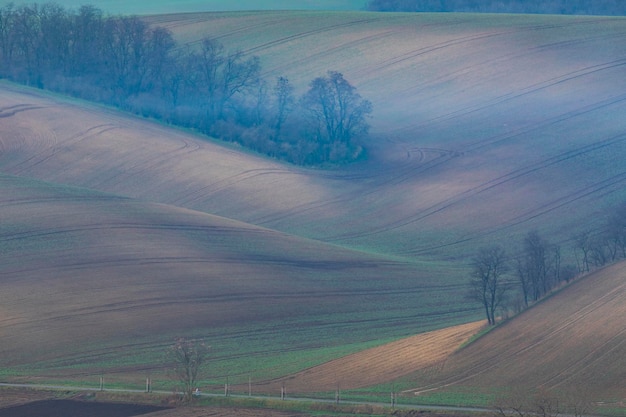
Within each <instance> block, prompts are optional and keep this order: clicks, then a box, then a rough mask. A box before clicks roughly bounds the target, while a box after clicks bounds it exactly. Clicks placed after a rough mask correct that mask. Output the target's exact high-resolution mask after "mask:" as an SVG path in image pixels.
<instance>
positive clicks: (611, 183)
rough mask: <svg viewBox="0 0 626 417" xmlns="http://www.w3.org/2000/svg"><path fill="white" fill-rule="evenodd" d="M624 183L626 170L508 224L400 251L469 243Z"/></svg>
mask: <svg viewBox="0 0 626 417" xmlns="http://www.w3.org/2000/svg"><path fill="white" fill-rule="evenodd" d="M622 183H626V172H623V173H621V174H617V175H614V176H612V177H611V178H607V179H603V180H602V181H600V182H597V183H594V184H592V185H590V186H588V187H585V188H584V189H582V190H576V191H574V192H572V193H570V194H567V195H565V196H563V197H560V198H558V199H556V200H553V201H550V202H548V203H546V204H544V205H542V206H540V207H537V208H535V209H533V210H531V211H529V212H527V213H525V214H522V215H520V216H517V217H515V218H513V219H511V220H510V221H508V222H507V223H506V224H502V225H499V226H497V227H495V228H491V229H488V230H484V231H482V232H477V233H473V234H472V235H471V236H469V237H467V238H465V239H460V240H455V241H452V242H448V243H445V244H442V245H436V246H429V247H422V248H415V249H410V250H406V251H399V252H398V253H401V254H405V255H419V254H424V253H429V252H431V251H433V250H439V249H444V248H449V247H452V246H455V245H458V244H461V243H467V242H470V241H472V240H474V239H477V238H484V237H486V236H489V235H492V234H495V233H499V232H502V231H503V230H506V229H509V228H512V227H515V226H519V225H520V224H523V223H526V222H528V221H531V220H533V219H535V218H537V217H540V216H543V215H545V214H547V213H550V212H552V211H554V210H557V209H561V208H563V207H566V206H569V205H571V204H572V203H575V202H577V201H579V200H582V199H584V198H587V197H590V196H596V197H597V196H605V195H608V194H611V193H613V192H615V191H617V190H622V189H623V186H622V185H620V184H622ZM599 193H602V194H599Z"/></svg>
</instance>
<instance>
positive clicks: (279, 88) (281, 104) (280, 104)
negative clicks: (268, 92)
mask: <svg viewBox="0 0 626 417" xmlns="http://www.w3.org/2000/svg"><path fill="white" fill-rule="evenodd" d="M293 90H294V88H293V86H292V85H291V84H290V83H289V79H287V78H286V77H278V79H277V80H276V85H275V86H274V112H275V116H274V126H273V127H274V139H278V138H279V137H280V133H281V130H282V128H283V125H284V124H285V121H286V120H287V116H288V115H289V113H290V112H291V111H292V110H293V106H294V103H295V98H294V95H293Z"/></svg>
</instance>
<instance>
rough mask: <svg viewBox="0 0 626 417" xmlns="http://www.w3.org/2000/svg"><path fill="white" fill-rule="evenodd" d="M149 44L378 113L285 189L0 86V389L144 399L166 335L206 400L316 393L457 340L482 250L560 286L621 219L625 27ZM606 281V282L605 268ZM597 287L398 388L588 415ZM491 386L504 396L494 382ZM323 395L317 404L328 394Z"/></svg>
mask: <svg viewBox="0 0 626 417" xmlns="http://www.w3.org/2000/svg"><path fill="white" fill-rule="evenodd" d="M147 19H148V20H149V22H151V23H154V24H162V25H165V26H166V27H168V28H170V29H171V30H172V31H173V32H174V34H175V36H176V38H177V40H179V41H180V42H182V43H184V44H187V45H189V46H190V47H194V45H197V44H198V42H199V41H200V40H201V39H202V37H204V36H211V37H215V38H217V39H218V40H220V41H221V42H223V43H224V44H225V46H226V48H227V49H229V50H232V49H240V50H241V51H243V52H244V53H245V54H257V55H259V56H260V58H261V62H262V65H263V68H264V72H265V75H266V76H267V77H268V79H270V80H271V79H272V77H275V76H278V75H285V76H287V77H289V78H290V79H291V80H292V81H293V83H294V84H295V85H296V86H297V88H298V90H299V91H303V90H304V89H305V88H306V85H307V83H308V82H309V81H310V80H311V79H313V78H314V77H316V76H319V75H323V74H324V73H325V72H326V71H327V70H337V71H341V72H342V73H343V74H344V75H345V77H346V79H348V80H349V81H351V82H352V83H354V84H355V86H356V87H357V88H358V90H359V92H360V93H361V94H362V95H363V96H365V97H366V98H368V99H370V100H371V101H372V102H373V104H374V119H373V120H372V130H371V135H370V137H369V138H368V139H366V140H365V141H366V142H365V145H366V146H367V148H368V158H367V160H364V161H361V162H359V163H356V164H353V165H349V166H343V167H335V168H333V169H327V170H322V169H304V168H299V167H295V166H287V165H284V164H280V163H278V162H276V161H273V160H269V159H266V158H263V157H260V156H255V155H252V154H250V153H247V152H243V151H242V150H241V149H239V148H237V147H234V146H227V145H224V144H221V143H219V142H217V141H214V140H211V139H209V138H202V137H198V136H196V135H194V134H193V132H185V131H182V130H178V129H173V128H170V127H167V126H164V125H161V124H157V123H153V122H152V121H149V120H143V119H137V118H133V117H131V116H128V115H124V114H121V113H119V112H116V111H114V110H111V109H109V108H104V107H101V106H97V105H91V104H87V103H84V102H81V101H78V100H70V99H65V98H62V97H59V96H57V95H54V94H47V93H45V92H42V91H39V90H33V89H29V88H26V87H17V86H14V85H11V84H9V83H7V82H4V81H3V82H1V83H0V285H1V291H0V337H2V344H1V345H0V353H1V355H0V357H2V367H3V369H5V370H6V371H5V373H6V375H7V378H9V379H11V378H14V379H20V378H27V379H28V378H32V377H33V376H37V377H39V378H42V379H44V380H47V379H54V378H65V379H67V380H72V381H74V380H81V379H82V380H84V381H92V382H93V381H94V379H96V380H97V377H98V376H100V375H102V374H103V373H107V372H110V373H111V374H113V375H115V376H116V377H117V376H119V379H120V380H122V381H124V382H127V381H128V380H130V378H131V377H132V378H135V380H138V381H139V384H141V380H142V378H145V376H146V374H149V373H151V372H158V371H159V370H162V369H163V364H162V352H163V350H164V349H165V347H166V346H167V345H168V344H169V343H171V341H172V339H173V338H174V337H176V336H180V335H186V336H189V337H202V338H206V339H207V340H208V343H209V344H211V345H212V347H213V352H214V356H213V357H212V358H213V362H212V364H213V370H212V373H211V376H210V378H211V380H207V381H204V382H205V383H206V384H213V385H220V384H222V383H223V381H225V380H227V378H229V377H230V378H231V379H230V381H235V380H236V382H239V383H245V381H246V380H247V379H248V376H249V375H252V376H253V378H254V380H255V381H261V380H277V379H280V377H284V375H292V374H297V372H298V371H302V370H304V369H316V368H314V366H315V365H319V364H321V363H324V362H326V361H328V360H331V359H335V358H337V357H340V356H341V357H343V356H345V355H346V354H348V353H354V351H355V350H359V349H360V348H362V347H363V346H372V344H374V343H376V342H375V341H377V340H382V339H387V340H389V339H399V338H401V337H405V336H407V335H410V334H417V333H422V332H425V331H429V330H435V329H440V328H443V327H446V326H449V325H454V324H459V323H467V322H472V321H475V320H478V319H479V318H480V317H481V315H482V312H481V310H480V308H479V307H480V306H478V305H476V304H475V303H473V302H470V301H468V300H467V298H466V293H467V277H468V273H469V265H468V264H469V260H470V259H471V256H472V255H473V254H474V252H475V251H476V249H477V248H479V247H481V246H483V245H492V244H494V243H502V244H503V245H505V246H507V250H508V251H509V253H511V254H515V253H517V251H518V250H519V245H520V242H521V239H522V237H523V236H525V235H526V233H528V232H529V231H530V230H537V231H538V232H540V233H541V234H542V235H544V236H546V237H547V238H549V240H550V241H551V242H554V243H560V244H561V245H562V248H563V260H562V261H563V264H564V265H565V264H568V263H569V264H574V263H575V257H574V255H573V253H572V252H571V251H570V249H571V248H570V246H571V245H570V244H569V242H571V238H572V235H573V234H574V233H576V232H577V231H580V230H582V229H587V228H598V227H599V222H600V220H599V219H601V218H602V216H603V215H604V214H605V213H606V212H607V211H608V210H610V209H612V208H613V207H614V206H615V204H617V203H619V202H621V201H623V200H625V199H626V167H625V165H624V161H625V160H626V159H625V158H626V135H625V134H624V132H625V131H626V118H624V117H623V115H624V114H625V112H626V94H625V93H624V91H626V19H623V18H605V17H581V16H576V17H571V16H570V17H556V16H508V15H502V16H499V15H479V16H478V15H456V14H442V15H427V14H402V15H400V14H376V13H360V12H354V13H353V12H349V13H331V12H265V13H251V12H250V13H248V12H244V13H206V14H176V15H161V16H151V17H149V18H147ZM303 51H306V53H303ZM607 271H612V272H613V273H615V274H617V275H616V276H613V277H607V278H606V279H607V280H615V279H617V280H619V279H623V271H622V270H621V269H619V267H616V268H614V269H607ZM597 279H598V280H600V278H597ZM613 283H614V284H615V285H614V286H611V287H602V286H600V288H603V291H604V292H603V293H601V294H595V296H594V297H593V298H592V301H589V305H590V306H591V305H592V304H593V303H600V304H598V305H602V306H603V307H602V308H600V309H595V308H592V307H589V308H586V307H584V305H583V306H579V307H577V306H575V305H570V304H568V302H567V299H565V300H564V301H563V302H562V303H561V306H564V307H559V308H557V309H556V310H554V311H550V314H557V315H558V314H560V313H561V312H565V311H569V314H570V316H571V317H572V318H577V319H576V320H574V321H573V322H568V321H567V320H566V319H565V318H563V319H562V320H556V321H554V322H550V323H552V324H550V323H546V324H544V327H545V329H548V330H541V329H540V328H536V329H528V331H526V329H523V328H521V329H519V333H514V334H513V333H512V334H510V335H509V337H510V338H511V340H515V341H516V343H515V344H513V345H506V346H505V345H498V346H496V347H498V349H496V350H495V351H497V352H498V353H497V355H496V359H497V360H496V361H495V362H494V365H489V366H487V367H485V366H486V365H485V364H490V363H491V362H490V359H489V358H486V357H485V356H481V355H482V354H483V351H480V352H479V351H477V350H474V349H478V348H472V350H464V351H463V352H464V353H463V355H468V356H456V355H455V357H458V358H462V359H459V364H458V365H455V367H454V368H453V367H452V365H451V364H450V362H449V361H448V362H446V369H447V367H448V366H450V369H455V371H454V373H450V374H446V373H442V374H441V375H435V376H436V377H437V378H439V377H440V376H443V377H441V378H439V379H438V380H437V381H434V382H432V383H431V381H427V382H425V383H422V382H420V381H421V380H419V378H418V379H416V384H415V385H416V387H415V391H416V392H417V391H423V390H428V389H433V388H437V389H439V388H442V387H445V386H447V385H448V384H452V385H459V384H462V383H466V382H465V381H467V383H468V384H470V383H471V384H484V385H487V384H495V385H497V384H501V383H508V382H511V381H513V380H515V379H516V378H517V376H515V375H521V376H522V378H523V379H522V380H523V381H530V380H531V378H537V381H542V382H541V383H542V384H545V386H547V387H552V388H554V389H557V388H560V387H561V386H566V385H567V384H569V383H570V382H572V381H577V380H578V379H584V378H587V377H588V378H589V381H593V382H594V384H595V385H594V386H595V387H597V388H595V391H592V392H597V394H598V395H601V394H602V395H613V394H614V395H621V394H620V393H621V391H619V390H617V388H615V385H614V384H615V381H619V378H622V379H621V381H623V380H624V378H623V372H622V371H623V369H624V365H623V359H621V360H622V362H619V360H620V359H614V358H619V357H618V356H614V353H617V354H622V356H621V358H624V357H626V355H624V354H623V353H624V352H623V347H624V343H623V341H624V330H623V327H619V324H620V323H624V321H625V320H622V319H623V313H624V312H623V307H622V306H623V305H624V303H623V302H622V303H621V304H620V300H621V301H623V299H622V298H621V292H620V291H622V289H621V286H620V285H621V284H619V282H613ZM572 288H574V287H572ZM577 288H580V287H577ZM571 291H574V290H571ZM571 291H570V292H564V294H569V296H571V297H572V299H576V300H582V299H583V298H580V297H583V294H582V293H581V294H578V293H576V294H574V293H573V292H571ZM616 291H617V292H616ZM589 293H590V295H591V294H593V293H594V290H592V289H590V290H589ZM559 297H560V296H559ZM563 297H565V296H563ZM603 297H604V298H603ZM611 297H613V298H611ZM599 300H605V301H606V303H604V304H602V301H599ZM545 305H548V303H546V304H545ZM605 306H606V308H605ZM609 307H610V308H609ZM544 308H547V307H544ZM570 308H571V310H569V309H570ZM533 311H534V310H533ZM540 311H541V310H540ZM583 311H588V312H589V314H582V313H581V312H583ZM600 311H601V312H602V315H598V314H597V313H595V312H600ZM547 313H548V312H546V317H547V316H548V314H547ZM528 314H531V313H528ZM532 314H538V313H532ZM581 314H582V315H581ZM592 318H593V320H591V319H592ZM587 320H589V321H587ZM536 322H537V323H539V322H541V321H540V320H539V317H537V320H536ZM555 323H557V324H555ZM558 323H560V324H558ZM578 323H586V326H585V327H584V328H579V327H577V324H578ZM615 323H618V324H615ZM570 324H571V325H570ZM599 324H601V325H599ZM554 326H556V327H554ZM572 326H574V327H572ZM507 328H508V326H505V327H503V328H502V330H498V332H505V329H507ZM531 330H532V331H531ZM496 334H497V333H496ZM520 335H524V339H523V340H522V339H519V337H521V336H520ZM538 338H539V339H538ZM540 339H541V340H543V339H545V340H546V341H551V343H552V344H551V345H548V344H543V343H538V342H539V341H540ZM487 340H494V339H491V338H489V339H484V340H483V341H482V342H481V343H487ZM502 340H504V339H502ZM529 341H533V342H529ZM454 343H456V341H455V342H454ZM475 346H483V347H484V348H485V349H489V348H490V347H489V346H486V345H475ZM520 346H527V348H524V349H522V348H520ZM548 346H549V347H548ZM398 349H399V350H398V352H402V353H399V354H398V355H399V356H403V355H407V357H408V356H410V355H412V354H411V353H410V352H409V351H404V350H402V348H400V347H398ZM494 349H495V347H494ZM465 352H475V354H476V355H477V356H471V355H470V354H469V353H465ZM370 353H371V352H370ZM531 353H534V355H531ZM459 355H460V354H459ZM596 356H597V357H596ZM537 358H539V359H537ZM353 359H354V358H353ZM533 360H535V361H537V363H542V364H543V365H545V366H541V367H532V366H529V365H527V362H530V363H532V361H533ZM616 361H617V362H616ZM513 362H514V364H513V365H511V363H513ZM557 363H559V364H560V365H559V366H556V364H557ZM335 365H336V366H339V365H341V367H343V368H341V369H344V370H345V372H346V373H348V374H350V375H356V373H357V371H354V370H353V369H357V368H358V367H355V365H354V364H353V363H349V362H338V363H335ZM553 365H554V367H553ZM412 366H415V367H418V368H419V367H420V366H422V365H421V364H420V363H417V362H416V363H413V365H412ZM505 368H506V369H514V370H515V372H517V374H513V373H511V374H507V373H506V372H505V373H503V374H502V375H509V376H508V377H506V376H505V377H500V376H498V375H500V371H502V370H503V369H505ZM320 369H322V370H323V369H324V368H320ZM326 369H328V368H326ZM483 369H484V370H483ZM409 370H410V369H407V371H409ZM412 370H414V369H412ZM316 372H317V371H316ZM369 372H370V373H369V374H368V376H367V378H368V381H371V382H372V383H374V382H375V377H373V376H371V375H373V374H376V373H377V372H381V373H382V374H384V375H386V376H385V378H392V377H394V375H396V372H397V367H396V365H393V366H392V367H390V368H389V369H387V370H384V369H382V368H372V369H371V370H370V371H369ZM620 372H622V373H620ZM129 375H130V376H129ZM364 375H365V374H364ZM479 376H480V377H479ZM300 377H302V378H303V379H302V381H307V380H306V379H305V377H306V373H302V374H300ZM342 377H343V376H342ZM342 377H339V376H336V375H333V376H331V377H328V379H327V380H328V381H333V388H334V386H335V385H336V383H337V381H338V380H340V379H341V378H342ZM430 377H434V376H433V375H430ZM307 378H308V377H307ZM320 378H321V377H320ZM352 378H353V377H352V376H350V378H349V379H350V380H352ZM370 378H371V379H370ZM499 378H505V379H504V380H503V379H499ZM506 378H508V380H507V379H506ZM503 381H504V382H503ZM561 381H563V382H561ZM596 382H597V384H596ZM233 383H235V382H233ZM368 383H369V382H368ZM528 383H530V382H528ZM135 384H136V382H135ZM164 384H165V383H164ZM524 384H526V382H524ZM168 388H169V387H168ZM602 389H606V391H602Z"/></svg>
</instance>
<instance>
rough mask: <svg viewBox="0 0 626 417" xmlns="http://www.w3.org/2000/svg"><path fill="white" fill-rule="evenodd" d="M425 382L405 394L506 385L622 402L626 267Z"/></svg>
mask: <svg viewBox="0 0 626 417" xmlns="http://www.w3.org/2000/svg"><path fill="white" fill-rule="evenodd" d="M421 378H424V375H421V376H418V377H416V378H415V380H414V381H415V382H413V383H414V384H416V385H415V388H413V389H411V390H409V391H407V392H410V393H415V394H416V395H419V394H420V393H425V392H430V391H434V390H442V391H445V390H448V389H452V390H454V389H458V388H459V387H461V388H463V387H465V388H467V387H472V388H474V389H476V388H477V387H478V388H479V389H480V388H483V389H484V388H489V389H494V388H496V387H507V388H508V389H510V390H511V391H513V392H528V391H531V392H532V391H536V390H546V391H547V392H552V393H555V394H560V395H570V396H573V395H576V394H577V393H578V395H581V394H584V395H585V396H586V398H587V399H588V400H591V399H596V400H597V399H603V400H606V401H610V400H621V401H623V400H624V398H626V386H625V385H624V381H626V262H622V263H619V264H616V265H613V266H611V267H607V268H605V269H602V270H600V271H598V272H596V273H594V274H592V275H590V276H588V277H586V278H585V279H583V280H581V281H578V282H576V283H574V284H573V285H571V286H570V287H568V288H566V289H564V290H563V291H561V292H559V293H558V294H556V295H554V296H553V297H551V298H549V299H547V300H545V301H543V302H542V303H540V304H539V305H537V306H535V307H534V308H532V309H530V310H528V311H526V312H524V313H523V314H521V315H520V316H518V317H515V318H514V319H513V320H511V321H510V322H508V323H506V324H505V325H503V326H500V327H498V328H497V329H495V330H494V331H492V332H490V333H488V334H487V335H486V336H485V337H482V338H480V339H478V340H477V341H476V342H474V343H472V344H470V345H469V346H468V347H466V348H464V349H462V350H460V351H459V352H457V353H455V354H454V355H452V356H450V357H449V358H448V360H447V361H446V362H445V366H444V367H443V368H441V370H440V372H439V373H438V374H437V375H435V376H432V375H431V376H430V379H431V381H429V382H428V383H425V381H426V379H421ZM420 379H421V380H420Z"/></svg>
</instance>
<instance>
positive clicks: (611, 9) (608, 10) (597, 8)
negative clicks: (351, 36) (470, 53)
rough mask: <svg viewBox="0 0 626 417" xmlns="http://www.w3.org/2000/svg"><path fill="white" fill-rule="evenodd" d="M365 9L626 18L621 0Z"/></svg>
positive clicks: (457, 1) (472, 1)
mask: <svg viewBox="0 0 626 417" xmlns="http://www.w3.org/2000/svg"><path fill="white" fill-rule="evenodd" d="M367 8H368V10H371V11H381V12H474V13H538V14H587V15H605V16H623V15H626V4H624V2H623V1H620V0H547V1H544V0H371V1H370V2H369V3H368V6H367Z"/></svg>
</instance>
